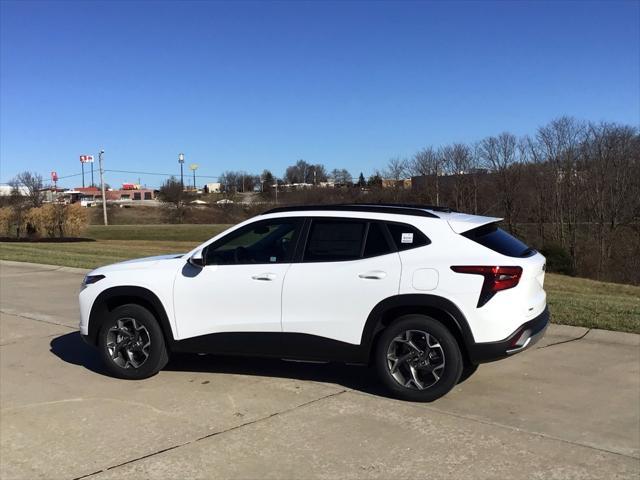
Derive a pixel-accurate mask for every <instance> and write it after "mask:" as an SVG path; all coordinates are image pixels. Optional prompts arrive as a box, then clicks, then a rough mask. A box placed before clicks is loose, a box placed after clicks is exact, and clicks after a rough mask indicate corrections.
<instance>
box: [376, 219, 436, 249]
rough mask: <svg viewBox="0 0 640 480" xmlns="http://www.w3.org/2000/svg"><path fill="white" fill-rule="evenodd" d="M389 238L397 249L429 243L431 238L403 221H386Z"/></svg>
mask: <svg viewBox="0 0 640 480" xmlns="http://www.w3.org/2000/svg"><path fill="white" fill-rule="evenodd" d="M387 228H388V229H389V233H390V234H391V238H392V239H393V242H394V243H395V245H396V248H397V249H398V250H399V251H401V252H402V251H403V250H409V249H411V248H418V247H423V246H425V245H429V244H430V243H431V240H429V239H428V238H427V236H426V235H425V234H424V233H422V232H421V231H420V230H418V229H417V228H415V227H413V226H411V225H406V224H404V223H387Z"/></svg>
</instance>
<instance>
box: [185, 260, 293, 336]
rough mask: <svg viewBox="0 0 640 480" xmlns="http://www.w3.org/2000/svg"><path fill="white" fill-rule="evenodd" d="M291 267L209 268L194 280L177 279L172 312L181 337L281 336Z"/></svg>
mask: <svg viewBox="0 0 640 480" xmlns="http://www.w3.org/2000/svg"><path fill="white" fill-rule="evenodd" d="M289 267H290V264H288V263H285V264H282V263H281V264H272V265H268V264H267V265H209V266H206V267H204V268H202V269H200V270H199V271H197V272H196V274H195V275H194V276H186V275H183V274H182V273H178V275H176V280H175V287H174V306H175V315H176V318H177V319H179V321H178V334H179V337H180V338H189V337H195V336H198V335H206V334H209V333H221V332H256V331H257V332H280V331H281V329H282V328H281V323H280V315H281V304H280V295H281V293H282V283H283V280H284V278H285V274H286V273H287V269H288V268H289ZM187 268H189V269H190V270H191V271H193V270H196V269H195V267H191V266H189V267H187ZM263 278H264V279H263ZM267 279H269V280H267Z"/></svg>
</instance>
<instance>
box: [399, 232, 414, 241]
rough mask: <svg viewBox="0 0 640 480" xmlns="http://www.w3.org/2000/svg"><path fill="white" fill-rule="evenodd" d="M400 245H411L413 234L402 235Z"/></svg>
mask: <svg viewBox="0 0 640 480" xmlns="http://www.w3.org/2000/svg"><path fill="white" fill-rule="evenodd" d="M400 243H413V233H403V234H402V238H401V239H400Z"/></svg>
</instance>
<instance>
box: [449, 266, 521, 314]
mask: <svg viewBox="0 0 640 480" xmlns="http://www.w3.org/2000/svg"><path fill="white" fill-rule="evenodd" d="M451 270H453V271H454V272H457V273H470V274H472V275H482V276H483V277H484V283H483V284H482V291H481V292H480V298H479V299H478V308H479V307H481V306H483V305H484V304H485V303H487V302H488V301H489V300H490V299H491V297H493V296H494V295H495V294H496V292H499V291H500V290H507V289H508V288H513V287H515V286H516V285H518V282H519V281H520V277H521V276H522V268H521V267H489V266H479V265H467V266H455V267H451Z"/></svg>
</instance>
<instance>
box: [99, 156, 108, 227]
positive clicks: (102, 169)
mask: <svg viewBox="0 0 640 480" xmlns="http://www.w3.org/2000/svg"><path fill="white" fill-rule="evenodd" d="M102 155H104V150H100V153H98V162H99V168H100V189H101V190H102V215H103V216H104V224H105V226H107V225H109V222H108V221H107V196H106V195H105V193H104V176H103V175H104V168H102Z"/></svg>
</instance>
